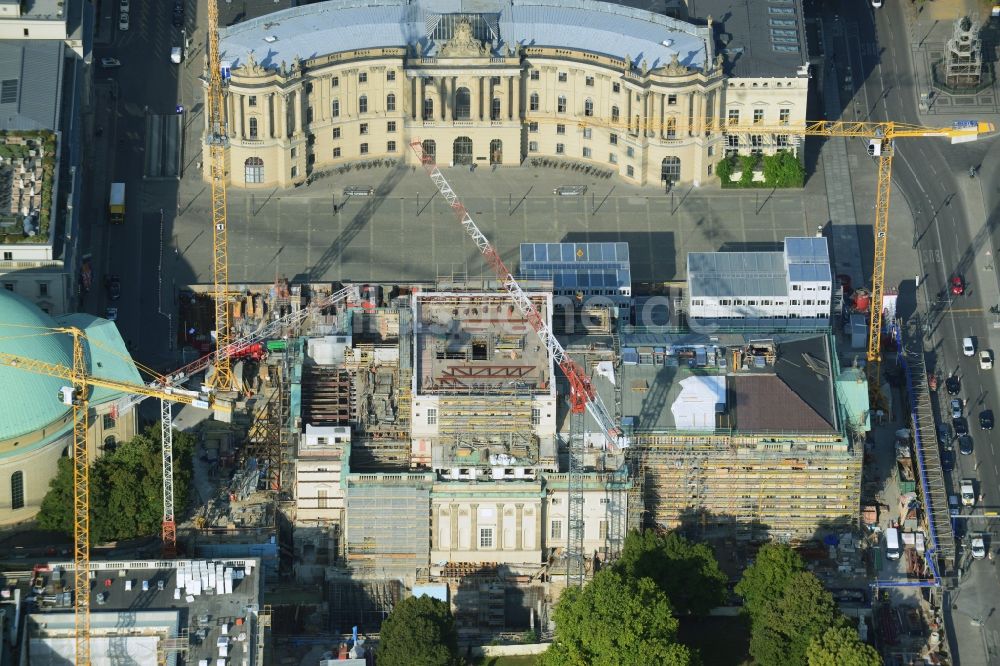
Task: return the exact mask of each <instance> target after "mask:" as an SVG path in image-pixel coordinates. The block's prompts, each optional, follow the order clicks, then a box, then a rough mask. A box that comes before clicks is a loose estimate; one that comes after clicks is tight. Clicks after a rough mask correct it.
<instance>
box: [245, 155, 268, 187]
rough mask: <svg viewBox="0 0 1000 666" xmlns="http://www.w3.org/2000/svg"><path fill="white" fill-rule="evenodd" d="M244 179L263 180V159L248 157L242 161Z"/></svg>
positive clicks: (255, 181)
mask: <svg viewBox="0 0 1000 666" xmlns="http://www.w3.org/2000/svg"><path fill="white" fill-rule="evenodd" d="M243 171H244V180H245V181H246V182H247V183H248V184H249V183H263V182H264V160H262V159H261V158H259V157H248V158H247V161H246V162H244V163H243Z"/></svg>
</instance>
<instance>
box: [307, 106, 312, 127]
mask: <svg viewBox="0 0 1000 666" xmlns="http://www.w3.org/2000/svg"><path fill="white" fill-rule="evenodd" d="M312 121H313V108H312V107H311V106H310V107H307V108H306V122H307V123H311V122H312Z"/></svg>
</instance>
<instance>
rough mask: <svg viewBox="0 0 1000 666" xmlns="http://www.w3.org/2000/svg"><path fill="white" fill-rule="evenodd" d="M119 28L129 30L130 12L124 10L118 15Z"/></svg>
mask: <svg viewBox="0 0 1000 666" xmlns="http://www.w3.org/2000/svg"><path fill="white" fill-rule="evenodd" d="M118 29H119V30H122V31H125V30H128V12H122V13H121V14H119V15H118Z"/></svg>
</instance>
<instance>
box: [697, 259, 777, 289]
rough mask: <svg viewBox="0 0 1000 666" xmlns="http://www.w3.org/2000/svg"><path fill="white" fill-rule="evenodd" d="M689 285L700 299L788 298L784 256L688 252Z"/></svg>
mask: <svg viewBox="0 0 1000 666" xmlns="http://www.w3.org/2000/svg"><path fill="white" fill-rule="evenodd" d="M687 274H688V285H689V288H690V294H691V297H692V298H697V297H699V296H765V297H766V296H787V295H788V282H787V273H786V268H785V258H784V255H783V254H782V253H781V252H689V253H688V258H687Z"/></svg>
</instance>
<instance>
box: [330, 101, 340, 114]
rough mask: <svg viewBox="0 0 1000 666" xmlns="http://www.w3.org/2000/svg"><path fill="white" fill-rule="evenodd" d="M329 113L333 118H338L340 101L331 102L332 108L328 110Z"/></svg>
mask: <svg viewBox="0 0 1000 666" xmlns="http://www.w3.org/2000/svg"><path fill="white" fill-rule="evenodd" d="M330 113H331V114H332V115H333V117H334V118H339V117H340V100H339V99H335V100H333V106H332V107H331V109H330Z"/></svg>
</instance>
